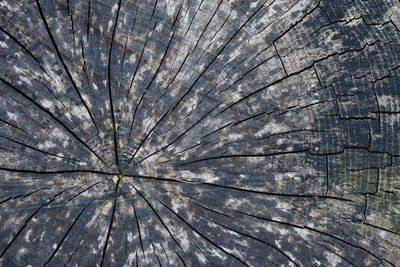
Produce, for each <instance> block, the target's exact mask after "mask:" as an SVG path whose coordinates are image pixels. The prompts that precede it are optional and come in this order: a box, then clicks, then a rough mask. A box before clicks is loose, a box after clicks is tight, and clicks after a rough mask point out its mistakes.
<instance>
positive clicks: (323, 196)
mask: <svg viewBox="0 0 400 267" xmlns="http://www.w3.org/2000/svg"><path fill="white" fill-rule="evenodd" d="M125 177H130V178H141V179H148V180H156V181H162V182H174V183H184V184H193V185H203V186H214V187H219V188H225V189H230V190H236V191H242V192H247V193H254V194H263V195H269V196H277V197H297V198H314V199H332V200H339V201H344V202H353V200H350V199H345V198H340V197H334V196H325V195H313V194H304V195H297V194H285V193H273V192H265V191H258V190H251V189H245V188H240V187H233V186H227V185H222V184H215V183H209V182H201V181H188V180H180V179H176V178H167V177H155V176H145V175H137V174H125Z"/></svg>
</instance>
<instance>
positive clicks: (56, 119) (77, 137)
mask: <svg viewBox="0 0 400 267" xmlns="http://www.w3.org/2000/svg"><path fill="white" fill-rule="evenodd" d="M0 81H2V82H3V83H5V84H6V85H7V86H9V87H10V88H12V89H13V90H14V91H16V92H17V93H18V94H20V95H21V96H23V97H24V98H25V99H27V100H28V101H29V102H31V103H32V104H33V105H35V106H36V107H38V108H39V109H40V110H41V111H43V112H45V113H46V114H48V115H49V116H50V117H51V118H52V119H53V120H55V121H56V122H57V123H58V124H60V125H61V126H62V127H63V128H64V129H65V130H67V131H68V132H69V133H70V134H71V135H72V136H73V137H74V138H75V139H76V140H78V141H79V142H80V143H81V144H82V145H84V146H85V147H86V148H87V149H89V151H90V152H91V153H93V155H95V156H96V157H97V158H98V159H99V160H100V161H101V162H103V163H104V165H106V166H107V163H106V162H105V161H104V160H103V159H102V158H101V157H100V156H99V155H98V154H97V153H96V152H95V151H94V150H93V149H92V148H91V147H90V146H89V145H88V144H86V143H85V142H84V141H83V140H82V139H81V138H80V137H79V136H78V135H77V134H76V133H74V132H73V131H72V130H71V129H70V128H69V127H68V126H67V125H65V124H64V123H63V122H62V121H61V120H60V119H58V118H57V117H56V116H55V115H54V114H53V113H51V112H50V111H49V110H48V109H46V108H44V107H43V106H42V105H40V104H39V103H37V102H36V101H35V100H33V99H32V98H31V97H29V96H28V95H27V94H25V93H24V92H22V91H21V90H20V89H18V88H17V87H15V86H14V85H12V84H11V83H9V82H8V81H6V80H4V79H3V78H2V77H0Z"/></svg>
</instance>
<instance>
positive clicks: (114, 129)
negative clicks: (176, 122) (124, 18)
mask: <svg viewBox="0 0 400 267" xmlns="http://www.w3.org/2000/svg"><path fill="white" fill-rule="evenodd" d="M37 1H38V0H37ZM121 2H122V0H119V2H118V9H117V15H116V18H115V23H114V27H113V31H112V36H111V44H110V50H109V53H108V97H109V100H110V111H111V121H112V126H113V134H114V157H115V164H116V167H117V170H118V172H119V173H120V172H121V168H120V166H119V158H118V135H117V126H116V123H115V111H114V104H113V97H112V88H111V87H112V86H111V56H112V49H113V43H114V37H115V30H116V28H117V24H118V16H119V11H120V9H121ZM102 263H103V261H102Z"/></svg>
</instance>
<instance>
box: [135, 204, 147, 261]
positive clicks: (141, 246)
mask: <svg viewBox="0 0 400 267" xmlns="http://www.w3.org/2000/svg"><path fill="white" fill-rule="evenodd" d="M132 207H133V213H134V215H135V221H136V225H137V228H138V234H139V241H140V248H141V249H142V254H143V257H145V255H144V249H143V239H142V231H141V230H140V225H139V216H138V215H137V212H136V207H135V203H134V200H133V198H132ZM136 258H137V254H136Z"/></svg>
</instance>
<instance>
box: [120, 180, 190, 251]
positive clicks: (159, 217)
mask: <svg viewBox="0 0 400 267" xmlns="http://www.w3.org/2000/svg"><path fill="white" fill-rule="evenodd" d="M128 183H129V184H130V185H131V186H132V188H133V189H135V191H136V192H137V193H138V194H139V195H140V197H141V198H143V200H144V201H145V202H146V203H147V205H148V206H149V207H150V209H151V210H152V211H153V212H154V214H155V215H156V217H157V218H158V220H159V221H160V222H161V224H162V225H163V226H164V228H165V230H167V232H168V234H169V236H170V237H171V238H172V240H174V242H175V244H177V245H178V247H179V248H180V249H181V250H183V248H182V246H181V245H180V244H179V243H178V241H177V240H176V239H175V237H174V236H173V235H172V233H171V230H170V229H169V228H168V226H167V225H166V224H165V222H164V221H163V219H162V218H161V216H160V215H159V214H158V212H157V211H156V210H155V208H154V207H153V205H151V203H150V202H149V201H148V200H147V199H146V198H145V197H144V195H143V194H142V193H141V192H140V191H139V190H138V189H137V188H136V187H135V186H134V185H133V184H132V183H131V182H129V181H128Z"/></svg>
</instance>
